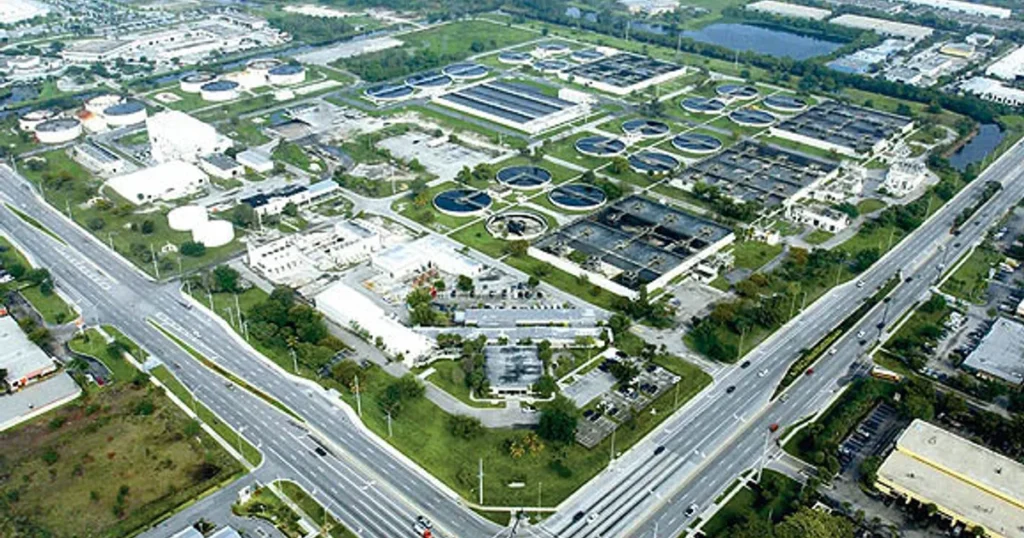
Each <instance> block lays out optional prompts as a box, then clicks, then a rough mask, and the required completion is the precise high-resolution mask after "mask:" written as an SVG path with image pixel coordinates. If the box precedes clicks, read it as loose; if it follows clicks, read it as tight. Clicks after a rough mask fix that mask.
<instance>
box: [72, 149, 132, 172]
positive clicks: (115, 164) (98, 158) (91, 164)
mask: <svg viewBox="0 0 1024 538" xmlns="http://www.w3.org/2000/svg"><path fill="white" fill-rule="evenodd" d="M71 156H72V157H73V158H74V159H75V160H76V161H78V162H79V164H81V165H82V166H84V167H86V168H88V169H89V170H92V171H93V172H96V173H97V174H100V175H104V176H113V175H117V174H120V173H122V172H124V170H125V166H126V165H127V163H125V161H124V159H122V158H121V157H119V156H117V154H115V153H113V152H111V151H110V150H108V149H106V148H103V147H100V146H97V145H95V144H93V143H91V142H86V143H83V144H78V145H77V146H75V147H74V148H73V149H72V150H71Z"/></svg>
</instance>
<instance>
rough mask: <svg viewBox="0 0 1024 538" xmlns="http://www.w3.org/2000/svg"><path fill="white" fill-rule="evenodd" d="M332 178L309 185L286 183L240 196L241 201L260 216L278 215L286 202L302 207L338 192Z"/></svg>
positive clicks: (285, 205) (337, 187)
mask: <svg viewBox="0 0 1024 538" xmlns="http://www.w3.org/2000/svg"><path fill="white" fill-rule="evenodd" d="M340 189H341V188H340V187H339V186H338V184H337V183H336V182H334V180H331V179H326V180H323V181H319V182H317V183H314V184H312V185H310V186H308V187H307V186H304V185H288V186H285V187H281V188H280V189H277V190H275V191H271V192H268V193H260V194H255V195H253V196H249V197H247V198H242V200H241V202H242V203H243V204H246V205H248V206H249V207H251V208H253V209H254V210H255V211H256V213H257V214H259V215H260V216H261V217H266V216H271V215H279V214H280V213H281V212H282V211H284V208H285V207H287V206H288V204H295V205H296V206H298V207H304V206H307V205H311V204H316V203H319V202H322V201H324V200H327V199H329V198H331V197H333V196H335V195H337V194H338V193H339V192H340Z"/></svg>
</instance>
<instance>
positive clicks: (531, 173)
mask: <svg viewBox="0 0 1024 538" xmlns="http://www.w3.org/2000/svg"><path fill="white" fill-rule="evenodd" d="M496 179H497V180H498V183H501V184H502V185H505V186H507V187H509V188H512V189H517V190H532V189H539V188H541V187H543V186H544V185H547V184H548V183H551V172H549V171H548V170H547V169H546V168H541V167H539V166H532V165H523V166H509V167H507V168H502V169H501V170H498V175H497V178H496Z"/></svg>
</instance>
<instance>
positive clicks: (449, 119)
mask: <svg viewBox="0 0 1024 538" xmlns="http://www.w3.org/2000/svg"><path fill="white" fill-rule="evenodd" d="M327 99H328V101H330V100H331V98H329V97H328V98H327ZM338 104H343V105H345V103H344V102H343V101H339V102H338ZM345 106H347V105H345ZM393 110H394V111H395V113H398V112H400V111H410V112H414V113H416V114H418V115H420V116H422V117H423V119H424V120H425V121H429V122H431V123H435V124H437V125H438V126H440V127H442V128H445V129H450V130H452V131H454V134H456V136H458V134H459V133H461V132H468V133H472V134H473V136H475V137H481V138H483V139H485V140H488V141H490V142H491V143H494V144H503V145H506V146H508V147H510V148H513V149H519V148H524V147H526V142H527V141H526V138H525V137H521V136H515V135H505V134H501V133H500V132H499V131H497V129H505V128H504V127H500V126H497V125H495V128H494V129H489V128H487V127H485V126H482V125H480V124H478V123H476V122H474V121H467V120H465V119H462V118H460V117H458V114H459V113H458V112H455V111H451V112H449V113H446V111H448V110H449V109H447V108H445V107H443V106H440V105H433V104H426V105H409V106H405V107H402V108H396V109H393ZM479 121H484V120H479Z"/></svg>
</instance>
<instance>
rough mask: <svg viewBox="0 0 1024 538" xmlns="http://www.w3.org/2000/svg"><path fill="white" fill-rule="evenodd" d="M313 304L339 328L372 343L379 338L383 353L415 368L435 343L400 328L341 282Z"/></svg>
mask: <svg viewBox="0 0 1024 538" xmlns="http://www.w3.org/2000/svg"><path fill="white" fill-rule="evenodd" d="M314 302H315V304H316V307H317V309H319V310H320V311H321V312H323V313H324V315H325V316H327V317H328V318H329V319H330V320H332V321H334V322H335V323H337V324H338V325H341V326H342V327H345V328H347V329H351V330H352V331H353V332H355V333H356V334H360V335H362V336H363V337H364V338H366V339H367V340H369V341H371V342H373V341H375V340H376V339H377V338H380V339H381V340H382V341H383V342H384V346H385V347H384V351H385V352H387V353H389V354H391V355H392V356H395V357H397V356H399V355H401V356H402V360H403V363H404V364H405V365H406V366H409V367H412V366H415V364H416V363H417V362H420V361H421V360H423V359H425V358H426V357H427V356H428V355H429V354H430V352H431V350H432V349H433V348H434V341H433V340H431V339H430V338H428V337H426V336H423V335H421V334H419V333H417V332H416V331H414V330H412V329H410V328H409V327H406V326H405V325H402V324H401V323H399V322H398V320H396V319H394V318H392V317H391V316H389V315H388V313H387V312H385V311H384V309H382V308H381V307H380V306H378V305H377V303H375V302H373V300H371V299H370V298H369V297H367V296H365V295H363V294H362V293H359V291H357V290H355V289H352V288H351V287H349V286H348V285H346V284H345V283H344V282H336V283H334V284H332V285H331V286H330V287H328V288H327V289H325V290H324V291H322V292H320V293H319V294H318V295H317V296H316V297H315V298H314Z"/></svg>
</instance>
